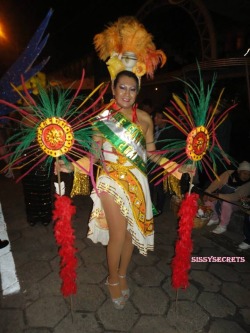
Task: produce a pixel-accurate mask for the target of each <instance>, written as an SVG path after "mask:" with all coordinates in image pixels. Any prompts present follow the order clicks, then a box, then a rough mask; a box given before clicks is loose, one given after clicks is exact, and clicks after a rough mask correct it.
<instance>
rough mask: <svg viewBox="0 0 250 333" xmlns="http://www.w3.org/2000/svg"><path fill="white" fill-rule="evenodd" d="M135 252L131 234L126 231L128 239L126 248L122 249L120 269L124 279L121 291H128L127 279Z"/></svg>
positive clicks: (121, 281) (121, 283) (121, 282)
mask: <svg viewBox="0 0 250 333" xmlns="http://www.w3.org/2000/svg"><path fill="white" fill-rule="evenodd" d="M133 250H134V245H133V244H132V237H131V234H130V232H129V231H126V238H125V242H124V246H123V248H122V253H121V261H120V267H119V275H120V276H121V277H122V278H120V285H121V290H127V289H128V285H127V280H126V278H125V277H126V275H127V269H128V266H129V263H130V261H131V257H132V254H133Z"/></svg>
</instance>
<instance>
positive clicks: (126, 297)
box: [118, 275, 130, 301]
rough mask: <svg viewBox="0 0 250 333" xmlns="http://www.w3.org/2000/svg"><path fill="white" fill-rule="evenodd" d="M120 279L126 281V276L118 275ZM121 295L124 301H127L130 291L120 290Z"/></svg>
mask: <svg viewBox="0 0 250 333" xmlns="http://www.w3.org/2000/svg"><path fill="white" fill-rule="evenodd" d="M118 276H119V278H120V279H126V275H118ZM122 295H123V297H124V299H125V301H127V300H128V299H129V297H130V289H129V288H128V289H124V290H122Z"/></svg>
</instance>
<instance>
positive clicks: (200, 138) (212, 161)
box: [153, 66, 236, 289]
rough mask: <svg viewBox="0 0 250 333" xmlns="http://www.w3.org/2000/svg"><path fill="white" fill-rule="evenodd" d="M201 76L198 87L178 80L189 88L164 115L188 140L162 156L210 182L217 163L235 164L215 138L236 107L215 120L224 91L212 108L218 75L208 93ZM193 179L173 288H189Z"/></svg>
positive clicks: (170, 145) (183, 210) (169, 144)
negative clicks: (212, 95) (200, 174)
mask: <svg viewBox="0 0 250 333" xmlns="http://www.w3.org/2000/svg"><path fill="white" fill-rule="evenodd" d="M198 73H199V85H196V84H195V83H194V82H187V81H184V80H181V79H179V80H180V81H182V82H183V83H184V84H185V86H186V93H185V96H184V98H183V99H182V98H180V97H178V96H177V95H175V94H173V99H172V100H171V104H172V105H173V107H174V111H173V110H171V109H170V108H166V111H167V112H165V115H166V117H167V119H168V120H167V121H168V123H170V124H171V125H173V126H174V127H176V128H177V129H178V130H179V131H180V132H182V133H183V134H184V137H185V138H186V140H185V139H182V140H181V139H179V140H165V141H166V145H165V147H164V148H163V150H162V151H161V153H162V152H163V155H164V154H166V156H167V157H168V158H170V161H168V162H166V163H165V164H164V165H167V163H171V162H172V161H176V162H177V163H179V165H183V164H186V165H189V164H190V166H191V168H190V169H191V170H196V169H197V168H198V170H205V172H206V174H207V175H208V177H209V179H211V176H210V172H212V174H213V175H214V176H215V177H217V178H218V175H217V171H216V162H217V161H218V160H219V161H220V162H222V163H223V164H224V166H226V165H229V164H230V163H231V162H232V163H234V161H233V159H232V158H231V157H230V156H229V155H227V154H226V153H225V152H224V151H223V149H222V147H221V145H220V143H219V142H218V139H217V137H216V130H217V128H218V127H219V126H220V125H221V124H222V122H223V121H224V120H225V119H226V117H227V116H228V113H229V111H231V110H232V109H233V108H234V107H235V106H236V104H235V105H232V106H231V107H229V108H228V109H227V110H224V111H223V112H222V113H221V114H219V115H218V117H217V118H216V119H215V114H216V113H217V109H218V106H219V104H220V99H221V96H222V94H223V91H224V90H222V91H221V93H220V95H219V97H218V100H217V102H216V103H215V105H211V104H210V103H211V102H210V100H211V93H212V90H213V87H214V84H215V76H214V77H213V80H212V83H211V86H210V87H209V86H208V87H207V91H205V87H204V82H203V80H202V77H201V72H200V68H199V66H198ZM164 149H165V150H164ZM164 165H163V166H164ZM159 170H160V168H157V169H156V170H154V171H153V173H155V172H157V171H159ZM186 172H188V171H186ZM162 174H163V176H162ZM168 176H169V174H164V172H163V173H161V174H160V177H161V179H160V180H158V181H157V182H156V184H158V183H159V182H160V181H163V180H164V179H166V177H168ZM193 176H194V174H193V173H192V175H191V180H190V187H189V191H188V193H186V195H185V198H184V199H183V201H182V203H181V206H180V209H179V212H178V216H179V217H180V219H179V229H178V240H177V242H176V246H175V257H174V258H173V261H172V270H173V272H172V273H173V274H172V285H173V287H174V288H176V289H178V288H184V289H185V288H187V286H188V271H189V269H190V255H191V252H192V249H193V244H192V239H191V232H192V228H193V221H194V218H195V216H196V213H197V209H198V203H197V201H198V195H197V194H196V193H191V189H192V182H193Z"/></svg>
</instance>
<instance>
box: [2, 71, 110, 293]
mask: <svg viewBox="0 0 250 333" xmlns="http://www.w3.org/2000/svg"><path fill="white" fill-rule="evenodd" d="M84 73H85V71H84V70H83V74H82V79H81V82H80V86H79V88H78V90H77V91H76V93H75V95H74V96H73V98H71V97H70V92H71V90H70V88H69V89H68V90H66V91H65V90H60V88H59V87H56V88H52V87H47V89H46V90H45V89H44V88H43V87H42V86H40V85H39V84H37V87H38V92H39V93H38V95H37V98H36V100H35V99H34V98H33V97H32V96H31V95H30V94H29V92H28V90H27V88H26V86H25V82H24V80H22V81H23V91H24V94H25V95H23V94H22V93H21V92H20V91H19V90H18V89H17V88H15V87H14V86H13V88H14V89H16V91H17V92H18V94H19V95H20V97H21V99H22V101H23V104H24V105H25V106H24V107H20V106H17V105H14V104H12V103H9V102H8V101H5V100H0V104H3V105H5V106H8V107H11V108H12V109H13V110H16V111H17V112H18V113H19V114H20V116H21V117H22V120H21V121H18V120H17V119H14V118H11V117H8V116H2V117H1V118H3V119H5V118H8V119H11V120H13V121H16V122H19V123H20V126H21V130H20V132H18V133H16V134H14V135H13V136H12V137H10V138H9V140H8V141H7V144H6V146H5V148H7V149H10V148H11V149H10V151H11V152H10V153H9V154H8V155H6V156H3V157H1V159H3V158H6V157H8V158H9V161H10V162H9V165H8V166H7V168H9V167H10V168H11V169H12V170H14V169H20V168H22V167H24V166H26V169H27V171H26V173H24V174H23V175H21V176H19V177H18V178H17V182H18V181H20V180H21V179H22V178H23V177H25V175H27V174H28V173H29V172H30V171H31V170H33V169H34V168H35V167H36V166H38V165H39V164H40V163H42V162H44V161H45V163H46V165H47V166H48V169H49V168H51V167H52V165H51V164H52V162H53V160H54V158H56V159H58V158H59V157H60V158H61V159H63V160H64V161H65V163H66V164H67V163H68V161H71V162H73V161H74V160H75V159H78V158H80V157H82V155H91V153H90V152H91V149H92V140H91V136H92V118H93V117H94V116H95V115H96V114H97V113H99V112H100V109H98V108H96V106H97V104H98V102H99V101H100V100H101V99H102V96H103V94H104V93H105V92H106V89H107V87H108V86H106V87H105V88H104V89H103V90H102V92H101V93H100V94H99V96H98V98H97V99H96V100H95V101H94V102H92V103H90V105H89V106H85V104H86V103H87V102H89V101H90V99H91V98H92V96H94V94H95V93H96V92H98V91H99V89H100V88H101V87H103V85H104V84H100V85H99V86H98V87H97V88H96V89H94V90H93V92H92V93H91V94H89V95H88V96H87V97H85V98H84V96H80V95H79V92H80V90H81V87H82V84H83V80H84ZM83 107H84V111H82V108H83ZM90 161H91V159H90ZM79 167H81V166H79ZM89 175H90V176H91V177H93V168H92V167H91V168H90V172H89ZM58 183H59V185H60V184H61V182H60V173H59V174H58ZM62 194H63V193H62V191H61V188H60V186H59V194H57V195H56V200H55V209H54V211H53V219H54V221H55V228H54V232H55V238H56V241H57V244H58V245H59V247H60V249H59V254H60V256H61V271H60V276H61V278H62V281H63V283H62V288H61V291H62V293H63V295H64V296H68V295H70V294H74V293H76V272H75V270H76V264H77V261H76V257H75V252H76V250H75V248H74V245H73V243H74V240H75V236H74V232H73V229H72V226H71V224H72V222H71V219H72V216H73V215H74V214H75V207H74V206H73V205H72V202H71V199H70V198H68V197H66V196H64V195H62Z"/></svg>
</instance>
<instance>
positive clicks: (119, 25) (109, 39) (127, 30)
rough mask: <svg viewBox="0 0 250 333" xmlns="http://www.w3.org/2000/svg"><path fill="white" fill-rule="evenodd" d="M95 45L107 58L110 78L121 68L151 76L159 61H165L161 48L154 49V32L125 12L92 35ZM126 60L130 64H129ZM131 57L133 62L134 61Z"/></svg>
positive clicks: (162, 62) (161, 63)
mask: <svg viewBox="0 0 250 333" xmlns="http://www.w3.org/2000/svg"><path fill="white" fill-rule="evenodd" d="M94 46H95V49H96V51H97V54H98V56H99V58H100V59H101V60H103V61H107V60H108V59H109V58H110V59H109V60H108V61H107V65H108V69H109V72H110V75H111V79H114V78H115V77H116V75H117V74H118V73H119V72H120V71H121V70H123V69H128V70H131V71H133V72H134V73H135V74H136V75H137V76H138V77H141V76H143V75H144V74H147V76H149V77H150V78H153V75H154V72H155V70H156V68H157V66H158V65H160V66H161V67H162V66H163V65H164V64H165V63H166V60H167V57H166V55H165V53H164V52H163V51H162V50H156V47H155V44H154V43H153V36H152V35H151V34H150V33H148V32H147V30H146V29H145V27H144V25H143V24H142V23H140V22H139V21H138V20H137V19H136V18H135V17H133V16H124V17H121V18H119V19H118V20H117V21H116V22H115V23H113V24H111V25H109V26H108V27H107V28H106V29H105V30H104V31H103V32H102V33H99V34H97V35H95V36H94ZM129 60H132V63H133V65H132V66H131V67H129V66H128V63H129ZM133 61H134V62H133Z"/></svg>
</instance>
